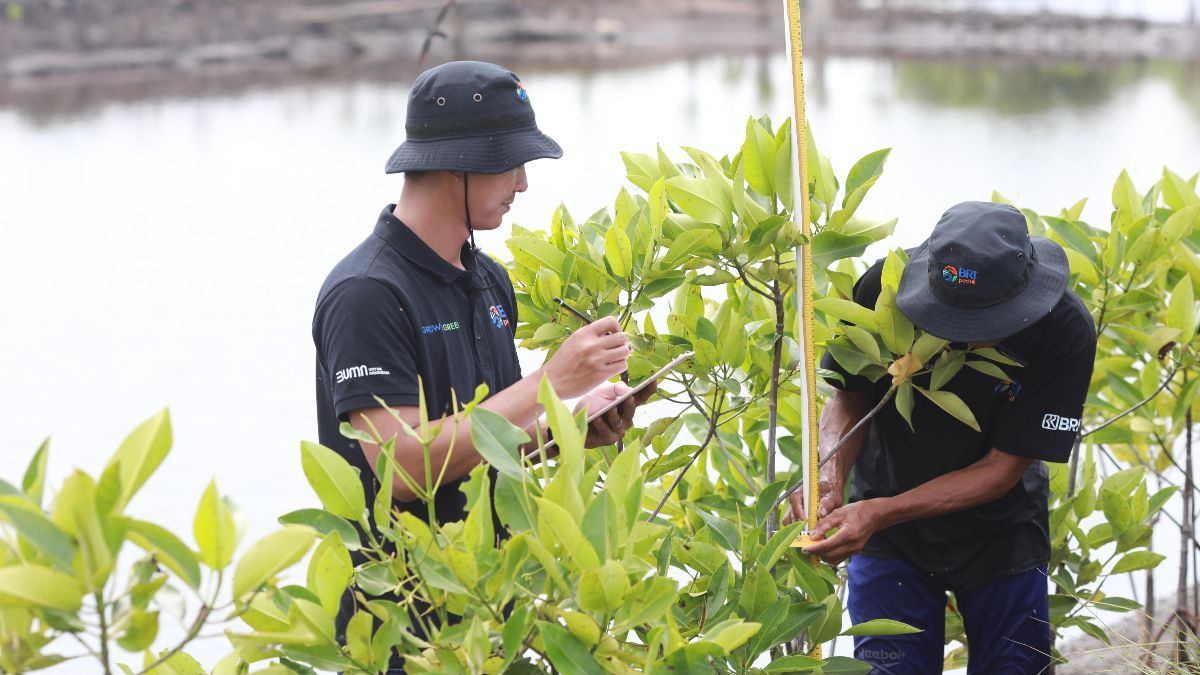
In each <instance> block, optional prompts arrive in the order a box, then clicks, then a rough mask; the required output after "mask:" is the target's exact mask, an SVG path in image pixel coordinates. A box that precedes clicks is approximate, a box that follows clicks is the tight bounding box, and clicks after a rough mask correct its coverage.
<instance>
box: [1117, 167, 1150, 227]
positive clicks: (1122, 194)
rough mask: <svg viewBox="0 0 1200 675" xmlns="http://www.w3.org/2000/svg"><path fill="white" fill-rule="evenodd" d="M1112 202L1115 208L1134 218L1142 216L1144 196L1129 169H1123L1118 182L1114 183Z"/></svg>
mask: <svg viewBox="0 0 1200 675" xmlns="http://www.w3.org/2000/svg"><path fill="white" fill-rule="evenodd" d="M1112 204H1113V208H1115V209H1117V210H1118V211H1120V212H1122V213H1127V214H1129V216H1130V218H1131V219H1133V220H1136V219H1138V218H1141V217H1142V215H1143V211H1142V196H1141V195H1140V194H1139V193H1138V191H1137V188H1136V187H1134V185H1133V181H1132V180H1130V178H1129V172H1128V171H1124V170H1122V171H1121V175H1120V176H1118V177H1117V182H1116V183H1115V184H1114V185H1113V191H1112Z"/></svg>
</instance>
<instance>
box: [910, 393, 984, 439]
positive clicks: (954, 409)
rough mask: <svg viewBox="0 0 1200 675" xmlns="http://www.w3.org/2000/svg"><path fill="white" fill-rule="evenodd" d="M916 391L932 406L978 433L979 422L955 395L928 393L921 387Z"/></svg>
mask: <svg viewBox="0 0 1200 675" xmlns="http://www.w3.org/2000/svg"><path fill="white" fill-rule="evenodd" d="M916 390H917V391H919V392H921V394H922V395H923V396H924V397H925V398H927V399H929V400H930V401H933V403H934V405H936V406H937V407H939V408H941V409H942V410H944V411H946V412H947V413H948V414H949V415H950V416H951V417H953V418H954V419H956V420H958V421H959V422H962V423H963V424H965V425H967V426H969V427H971V428H972V429H974V430H975V431H979V422H976V421H975V414H974V413H972V412H971V409H970V408H968V407H967V404H966V403H963V400H962V399H961V398H959V397H958V396H957V395H956V394H953V393H951V392H948V391H929V390H928V389H922V388H921V387H916Z"/></svg>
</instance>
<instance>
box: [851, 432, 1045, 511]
mask: <svg viewBox="0 0 1200 675" xmlns="http://www.w3.org/2000/svg"><path fill="white" fill-rule="evenodd" d="M1032 462H1033V460H1032V459H1028V458H1026V457H1018V456H1016V455H1009V454H1007V453H1004V452H1001V451H999V450H995V449H993V450H992V451H991V452H989V453H988V454H987V456H985V457H984V458H983V459H981V460H979V461H978V462H975V463H974V464H972V465H970V466H968V467H965V468H962V469H959V470H957V471H951V472H950V473H947V474H944V475H941V476H938V477H937V478H934V479H933V480H931V481H928V482H926V483H922V484H921V485H918V486H917V487H915V488H913V489H911V490H909V491H907V492H904V493H901V494H899V495H896V496H895V497H880V498H877V499H872V500H870V501H872V502H878V505H877V506H878V509H877V510H878V514H879V518H880V527H879V529H883V528H885V527H891V526H893V525H897V524H899V523H904V522H908V521H910V520H919V519H922V518H934V517H937V516H942V515H945V514H947V513H954V512H956V511H962V510H963V509H969V508H971V507H973V506H979V505H980V504H986V503H988V502H992V501H995V500H997V499H999V498H1000V497H1002V496H1004V494H1005V493H1006V492H1008V491H1009V490H1011V489H1012V486H1013V485H1015V484H1016V482H1017V481H1018V480H1020V479H1021V476H1023V475H1024V474H1025V470H1026V469H1028V468H1029V465H1030V464H1031V463H1032Z"/></svg>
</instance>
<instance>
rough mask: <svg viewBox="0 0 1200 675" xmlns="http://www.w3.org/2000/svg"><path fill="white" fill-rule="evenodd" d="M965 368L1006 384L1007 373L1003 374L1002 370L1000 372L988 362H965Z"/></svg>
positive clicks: (994, 365)
mask: <svg viewBox="0 0 1200 675" xmlns="http://www.w3.org/2000/svg"><path fill="white" fill-rule="evenodd" d="M967 367H968V368H973V369H975V370H978V371H979V372H981V373H983V374H984V375H988V376H991V377H994V378H996V379H997V380H1003V381H1004V382H1008V373H1005V372H1004V371H1003V370H1001V369H1000V366H997V365H996V364H994V363H991V362H989V361H967Z"/></svg>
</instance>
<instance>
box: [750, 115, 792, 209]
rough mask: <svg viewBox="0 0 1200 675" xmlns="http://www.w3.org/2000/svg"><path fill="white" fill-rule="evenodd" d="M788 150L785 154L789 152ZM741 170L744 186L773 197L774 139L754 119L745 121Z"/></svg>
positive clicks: (789, 149)
mask: <svg viewBox="0 0 1200 675" xmlns="http://www.w3.org/2000/svg"><path fill="white" fill-rule="evenodd" d="M790 151H791V148H788V149H787V150H786V151H785V152H790ZM742 169H743V171H744V172H745V175H746V184H747V185H749V186H750V189H752V190H754V191H755V192H757V193H758V194H760V195H762V196H764V197H768V198H771V199H774V197H775V139H774V138H772V137H771V132H770V131H768V130H767V129H766V128H764V127H763V125H762V124H759V123H758V121H757V120H755V119H754V118H750V119H749V120H747V121H746V141H745V143H744V144H743V145H742Z"/></svg>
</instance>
